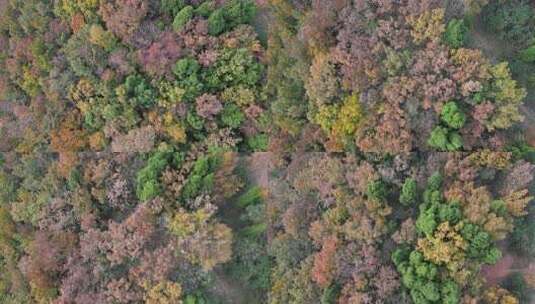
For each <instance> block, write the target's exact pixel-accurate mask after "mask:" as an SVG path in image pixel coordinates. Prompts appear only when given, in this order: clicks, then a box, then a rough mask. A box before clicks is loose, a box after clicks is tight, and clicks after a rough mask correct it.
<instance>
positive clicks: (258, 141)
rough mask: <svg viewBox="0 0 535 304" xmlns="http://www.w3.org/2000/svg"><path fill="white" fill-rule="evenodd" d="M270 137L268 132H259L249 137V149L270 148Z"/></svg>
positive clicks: (263, 149)
mask: <svg viewBox="0 0 535 304" xmlns="http://www.w3.org/2000/svg"><path fill="white" fill-rule="evenodd" d="M268 142H269V137H268V135H267V134H257V135H254V136H252V137H249V138H247V145H248V146H249V149H251V150H253V151H255V152H259V151H266V150H267V148H268Z"/></svg>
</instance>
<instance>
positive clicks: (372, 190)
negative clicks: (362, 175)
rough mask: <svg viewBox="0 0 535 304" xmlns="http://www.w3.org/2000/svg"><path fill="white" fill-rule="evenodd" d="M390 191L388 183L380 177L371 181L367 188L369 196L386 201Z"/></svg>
mask: <svg viewBox="0 0 535 304" xmlns="http://www.w3.org/2000/svg"><path fill="white" fill-rule="evenodd" d="M388 193H389V189H388V185H387V184H386V183H385V182H384V181H382V180H380V179H379V180H375V181H372V182H370V183H369V184H368V187H367V189H366V194H367V195H368V197H369V198H371V199H375V200H380V201H384V200H385V199H386V197H387V196H388Z"/></svg>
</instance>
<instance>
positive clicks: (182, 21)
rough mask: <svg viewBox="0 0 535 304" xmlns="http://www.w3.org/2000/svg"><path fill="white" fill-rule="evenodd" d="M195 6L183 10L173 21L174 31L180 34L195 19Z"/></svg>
mask: <svg viewBox="0 0 535 304" xmlns="http://www.w3.org/2000/svg"><path fill="white" fill-rule="evenodd" d="M193 10H194V9H193V6H191V5H188V6H186V7H184V8H183V9H181V10H180V11H179V12H178V13H177V14H176V16H175V19H174V20H173V30H175V32H180V31H181V30H182V28H184V26H185V25H186V24H187V23H188V22H189V21H190V20H191V18H193Z"/></svg>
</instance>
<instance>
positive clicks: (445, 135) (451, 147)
mask: <svg viewBox="0 0 535 304" xmlns="http://www.w3.org/2000/svg"><path fill="white" fill-rule="evenodd" d="M427 144H428V145H429V146H431V147H433V148H435V149H438V150H440V151H457V150H459V149H460V148H462V146H463V141H462V137H461V135H459V133H457V132H455V131H450V130H448V129H447V128H444V127H441V126H436V127H435V128H434V129H433V131H431V134H430V136H429V139H428V140H427Z"/></svg>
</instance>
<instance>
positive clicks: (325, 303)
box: [320, 284, 340, 304]
mask: <svg viewBox="0 0 535 304" xmlns="http://www.w3.org/2000/svg"><path fill="white" fill-rule="evenodd" d="M339 294H340V286H339V285H338V284H332V285H331V286H329V287H327V288H325V289H324V290H323V294H322V295H321V300H320V303H321V304H335V303H336V299H338V295H339Z"/></svg>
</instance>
